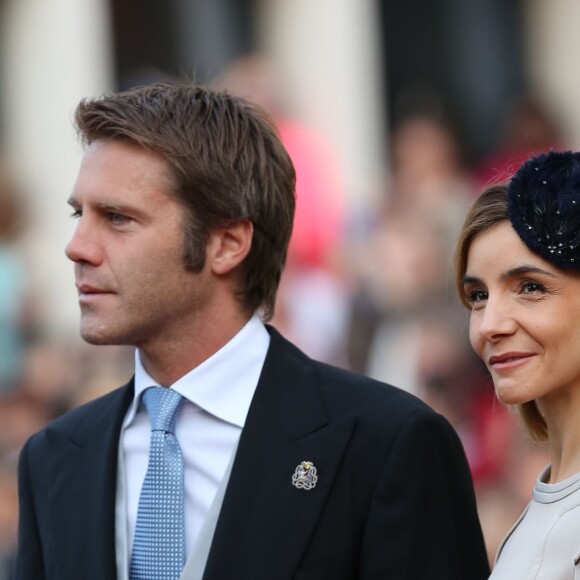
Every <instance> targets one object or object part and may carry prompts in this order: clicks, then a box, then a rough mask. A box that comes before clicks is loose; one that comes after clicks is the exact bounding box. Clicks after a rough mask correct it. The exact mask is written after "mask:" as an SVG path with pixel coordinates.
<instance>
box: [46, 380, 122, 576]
mask: <svg viewBox="0 0 580 580" xmlns="http://www.w3.org/2000/svg"><path fill="white" fill-rule="evenodd" d="M132 397H133V385H132V383H130V384H129V385H126V386H125V387H124V388H122V389H118V390H116V391H114V392H112V393H110V394H109V395H107V396H106V397H104V398H103V399H101V400H99V401H98V402H96V403H94V404H89V406H87V407H86V409H84V410H80V409H79V410H78V411H77V412H76V414H74V419H73V420H72V421H71V420H69V421H68V422H67V423H66V424H65V425H66V428H58V427H55V428H54V429H52V430H51V431H50V433H49V436H50V438H51V443H52V445H51V453H50V455H49V457H48V474H49V479H48V482H49V483H48V486H49V487H48V500H49V502H50V511H51V521H52V522H54V524H53V530H54V533H53V534H52V536H53V537H52V540H53V542H54V546H55V554H56V555H57V558H60V567H61V571H62V577H63V578H84V579H93V578H94V579H95V580H96V579H97V578H99V579H100V578H116V560H115V488H116V478H117V457H118V444H119V434H120V429H121V425H122V422H123V418H124V416H125V412H126V410H127V408H128V406H129V404H130V401H131V400H132ZM83 411H84V412H83Z"/></svg>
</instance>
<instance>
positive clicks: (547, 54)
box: [525, 0, 580, 149]
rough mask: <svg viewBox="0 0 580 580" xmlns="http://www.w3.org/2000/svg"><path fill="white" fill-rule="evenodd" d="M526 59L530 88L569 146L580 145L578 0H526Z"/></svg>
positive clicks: (577, 146) (579, 5)
mask: <svg viewBox="0 0 580 580" xmlns="http://www.w3.org/2000/svg"><path fill="white" fill-rule="evenodd" d="M525 6H526V34H527V38H526V59H527V67H528V73H529V76H530V78H531V83H532V87H531V88H532V90H533V91H534V92H535V93H537V94H539V95H540V97H541V98H543V99H544V100H545V102H546V103H547V105H548V106H549V107H550V109H551V111H552V112H553V113H554V114H555V116H556V119H557V121H559V122H560V125H561V127H562V129H563V130H564V131H565V137H566V138H567V143H568V145H569V146H570V147H572V148H576V149H579V148H580V107H579V106H578V103H579V102H580V75H579V74H578V72H579V69H578V55H579V54H580V35H579V34H578V22H580V2H578V1H577V0H551V1H550V2H546V1H545V0H528V2H526V3H525Z"/></svg>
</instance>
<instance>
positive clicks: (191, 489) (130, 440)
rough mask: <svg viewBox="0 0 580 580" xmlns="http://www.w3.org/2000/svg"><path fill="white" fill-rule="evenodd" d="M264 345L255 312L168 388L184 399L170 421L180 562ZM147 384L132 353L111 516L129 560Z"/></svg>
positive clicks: (233, 438) (143, 458) (220, 468)
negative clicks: (181, 469) (176, 449)
mask: <svg viewBox="0 0 580 580" xmlns="http://www.w3.org/2000/svg"><path fill="white" fill-rule="evenodd" d="M269 344H270V335H269V334H268V331H267V330H266V328H265V327H264V325H263V324H262V322H261V321H260V319H259V317H258V316H257V315H255V316H254V317H252V318H251V319H250V321H249V322H248V323H247V324H246V325H245V326H244V328H242V330H240V332H239V333H238V334H237V335H236V336H234V337H233V338H232V339H231V340H230V341H229V342H228V343H227V344H226V345H225V346H223V347H222V348H221V349H220V350H219V351H218V352H216V353H215V354H213V355H212V356H211V357H210V358H208V359H207V360H205V361H204V362H203V363H202V364H201V365H199V366H198V367H196V368H194V369H193V370H192V371H190V372H189V373H188V374H186V375H185V376H183V377H182V378H180V379H179V380H178V381H176V382H175V383H174V384H173V385H170V386H171V388H172V389H175V390H176V391H177V392H178V393H180V394H181V395H182V396H183V397H184V398H185V401H184V402H183V404H182V407H181V409H180V411H179V414H178V416H177V422H176V428H175V435H176V437H177V440H178V441H179V444H180V446H181V450H182V453H183V458H184V465H185V543H186V548H185V551H186V557H188V556H189V554H190V552H191V549H192V547H193V546H194V544H195V542H196V540H197V537H198V535H199V531H200V529H201V527H202V525H203V522H204V519H205V517H206V515H207V513H208V510H209V508H210V506H211V504H212V501H213V499H214V496H215V494H216V492H217V489H218V487H219V484H220V482H221V480H222V478H223V476H224V473H225V471H226V468H227V466H228V462H229V461H230V458H231V456H232V453H233V451H234V449H235V448H236V446H237V443H238V440H239V437H240V434H241V432H242V428H243V426H244V423H245V421H246V416H247V414H248V410H249V407H250V403H251V401H252V397H253V395H254V391H255V390H256V386H257V384H258V379H259V377H260V373H261V372H262V367H263V365H264V360H265V358H266V352H267V350H268V346H269ZM151 386H159V385H158V383H157V382H155V381H154V380H153V379H152V378H151V377H150V376H149V374H148V373H147V371H146V370H145V369H144V367H143V365H142V363H141V360H140V357H139V353H138V352H137V353H136V355H135V398H134V400H133V402H132V404H131V406H130V407H129V409H128V411H127V415H126V417H125V421H124V423H123V428H122V431H121V439H120V442H119V446H120V451H121V452H122V453H123V460H124V461H123V462H121V465H122V464H123V463H124V466H125V473H124V474H122V475H124V480H125V482H126V489H125V497H126V506H127V510H126V514H117V517H123V515H125V516H126V530H127V539H128V550H129V554H128V557H129V560H130V552H131V550H132V545H133V537H134V534H135V521H136V519H137V508H138V505H139V495H140V493H141V486H142V485H143V480H144V479H145V472H146V471H147V462H148V456H149V442H150V434H151V427H150V422H149V416H148V415H147V411H146V410H145V407H144V405H143V404H142V403H141V395H142V393H143V391H144V390H145V389H146V388H147V387H151ZM119 495H120V494H119V493H118V494H117V500H118V501H119V499H120V498H119ZM117 523H119V522H117Z"/></svg>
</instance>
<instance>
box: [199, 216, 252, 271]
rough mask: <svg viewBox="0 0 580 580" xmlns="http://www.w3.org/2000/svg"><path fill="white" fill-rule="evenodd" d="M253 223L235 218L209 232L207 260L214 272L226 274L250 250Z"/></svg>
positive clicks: (240, 261) (239, 262) (238, 263)
mask: <svg viewBox="0 0 580 580" xmlns="http://www.w3.org/2000/svg"><path fill="white" fill-rule="evenodd" d="M253 235H254V224H252V222H251V221H250V220H236V221H232V222H231V223H229V224H228V225H227V226H224V227H221V228H215V229H214V230H212V231H211V232H210V235H209V240H208V244H207V260H208V263H209V264H210V266H211V270H212V272H213V273H214V274H218V275H223V274H228V273H229V272H231V271H232V270H233V269H234V268H236V267H237V266H239V265H240V264H241V263H242V262H243V261H244V259H245V257H246V256H247V255H248V253H249V252H250V249H251V247H252V237H253Z"/></svg>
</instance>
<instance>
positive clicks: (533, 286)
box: [521, 280, 546, 294]
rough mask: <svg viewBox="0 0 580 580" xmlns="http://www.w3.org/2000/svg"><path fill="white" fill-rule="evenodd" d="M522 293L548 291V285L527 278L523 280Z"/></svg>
mask: <svg viewBox="0 0 580 580" xmlns="http://www.w3.org/2000/svg"><path fill="white" fill-rule="evenodd" d="M521 288H522V293H523V294H538V293H543V292H545V291H546V287H545V286H543V285H542V284H540V283H538V282H534V281H533V280H526V281H525V282H522V286H521Z"/></svg>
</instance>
